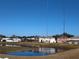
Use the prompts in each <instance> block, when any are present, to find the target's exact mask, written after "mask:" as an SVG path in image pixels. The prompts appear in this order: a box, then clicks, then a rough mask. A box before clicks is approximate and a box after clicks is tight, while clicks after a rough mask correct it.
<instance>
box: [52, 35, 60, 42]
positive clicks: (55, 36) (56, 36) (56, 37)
mask: <svg viewBox="0 0 79 59" xmlns="http://www.w3.org/2000/svg"><path fill="white" fill-rule="evenodd" d="M53 37H54V38H55V40H56V43H57V39H58V38H59V37H60V35H58V34H57V35H54V36H53Z"/></svg>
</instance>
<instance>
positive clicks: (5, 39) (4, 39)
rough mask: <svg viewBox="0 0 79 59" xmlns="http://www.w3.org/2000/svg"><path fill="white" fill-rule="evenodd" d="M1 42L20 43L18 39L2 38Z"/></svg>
mask: <svg viewBox="0 0 79 59" xmlns="http://www.w3.org/2000/svg"><path fill="white" fill-rule="evenodd" d="M1 42H21V39H19V38H2V39H1Z"/></svg>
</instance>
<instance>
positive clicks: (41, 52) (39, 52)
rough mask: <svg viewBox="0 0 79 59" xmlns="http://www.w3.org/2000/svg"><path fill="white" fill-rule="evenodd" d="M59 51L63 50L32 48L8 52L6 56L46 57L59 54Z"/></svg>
mask: <svg viewBox="0 0 79 59" xmlns="http://www.w3.org/2000/svg"><path fill="white" fill-rule="evenodd" d="M61 51H63V49H56V48H33V49H32V50H24V51H15V52H8V53H7V54H8V55H14V56H46V55H50V54H55V53H57V52H61Z"/></svg>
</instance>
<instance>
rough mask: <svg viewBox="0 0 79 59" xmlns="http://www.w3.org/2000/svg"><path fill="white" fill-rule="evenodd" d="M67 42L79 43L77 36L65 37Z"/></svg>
mask: <svg viewBox="0 0 79 59" xmlns="http://www.w3.org/2000/svg"><path fill="white" fill-rule="evenodd" d="M67 43H68V44H76V45H77V44H79V37H71V38H68V39H67Z"/></svg>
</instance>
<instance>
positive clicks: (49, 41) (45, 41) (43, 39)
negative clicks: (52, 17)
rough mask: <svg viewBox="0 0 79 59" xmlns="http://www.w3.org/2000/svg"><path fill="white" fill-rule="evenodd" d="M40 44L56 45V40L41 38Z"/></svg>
mask: <svg viewBox="0 0 79 59" xmlns="http://www.w3.org/2000/svg"><path fill="white" fill-rule="evenodd" d="M39 42H41V43H56V40H55V38H53V37H39Z"/></svg>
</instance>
